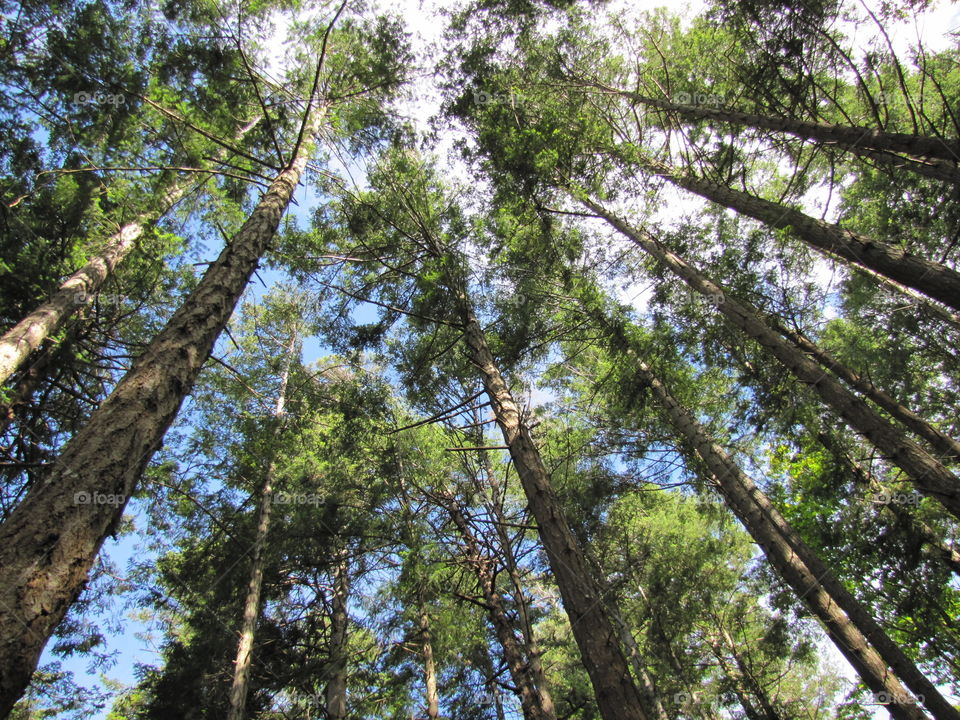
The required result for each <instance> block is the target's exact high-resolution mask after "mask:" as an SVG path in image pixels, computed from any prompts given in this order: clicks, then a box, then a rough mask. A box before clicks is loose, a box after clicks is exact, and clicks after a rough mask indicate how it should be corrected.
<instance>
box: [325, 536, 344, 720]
mask: <svg viewBox="0 0 960 720" xmlns="http://www.w3.org/2000/svg"><path fill="white" fill-rule="evenodd" d="M348 555H349V553H348V550H347V548H346V546H344V547H343V548H341V549H340V550H339V551H338V552H337V562H336V565H335V566H334V568H333V597H332V602H331V605H332V608H331V610H332V612H331V615H330V663H329V665H330V679H329V680H327V688H326V706H327V717H328V718H329V719H330V720H343V719H344V718H346V717H347V631H348V630H349V627H350V617H349V615H348V614H347V596H348V594H349V592H350V568H349V565H348V563H347V558H348Z"/></svg>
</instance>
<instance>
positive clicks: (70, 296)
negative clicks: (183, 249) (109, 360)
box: [0, 119, 258, 384]
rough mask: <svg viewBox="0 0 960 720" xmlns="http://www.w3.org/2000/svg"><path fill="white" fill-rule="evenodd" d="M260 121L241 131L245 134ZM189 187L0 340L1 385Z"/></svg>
mask: <svg viewBox="0 0 960 720" xmlns="http://www.w3.org/2000/svg"><path fill="white" fill-rule="evenodd" d="M257 121H258V119H255V120H253V121H252V122H250V123H248V124H247V125H245V126H244V127H243V128H241V129H240V130H239V132H240V134H241V135H242V134H245V133H246V132H247V131H248V130H250V129H251V128H253V126H254V125H255V124H256V123H257ZM187 187H188V186H187V184H186V183H185V182H180V183H178V184H175V185H174V186H173V187H171V188H170V189H169V190H167V192H166V193H165V194H164V198H163V201H162V202H161V203H160V207H161V210H160V212H159V213H141V214H140V215H139V216H138V217H137V218H136V220H133V221H132V222H129V223H127V224H126V225H124V226H123V227H121V228H120V229H119V230H118V231H117V232H116V233H114V234H113V235H111V236H110V237H109V238H108V239H107V242H106V245H105V247H104V249H103V250H102V251H101V252H100V253H99V254H98V255H94V256H93V257H92V258H91V259H90V260H89V261H88V262H87V264H86V265H84V266H83V267H82V268H80V269H79V270H77V271H76V272H75V273H73V274H72V275H71V276H70V277H68V278H67V279H66V280H64V281H63V282H62V283H61V284H60V287H59V288H57V290H56V292H55V293H54V294H53V296H52V297H51V298H50V299H49V300H47V301H46V302H44V303H42V304H41V305H39V306H38V307H37V308H36V309H35V310H33V311H32V312H31V313H29V314H28V315H27V316H26V317H25V318H23V319H22V320H21V321H20V322H18V323H17V324H16V325H14V326H13V327H12V328H10V329H9V330H7V332H5V333H4V334H3V336H2V337H0V384H2V383H4V382H6V380H7V378H9V377H10V376H11V375H12V374H13V373H15V372H16V371H17V369H18V368H19V367H20V366H21V365H22V364H23V363H24V361H25V360H26V359H27V358H28V357H29V356H30V353H32V352H33V351H34V350H36V349H37V348H38V347H40V344H41V343H42V342H43V341H44V340H45V339H47V338H48V337H51V336H52V335H53V334H54V333H55V332H57V330H59V329H60V328H61V327H62V326H63V324H64V322H66V321H67V319H68V318H69V317H70V316H71V315H73V314H74V313H75V312H76V311H77V310H78V309H79V308H81V307H83V305H84V304H86V302H87V299H88V298H89V297H90V296H91V295H94V294H96V293H97V292H98V291H99V290H100V288H101V287H103V284H104V282H106V280H107V278H108V277H109V276H110V275H111V274H112V273H113V271H114V270H115V269H116V267H117V265H119V264H120V263H121V262H123V260H124V259H125V258H126V257H127V255H129V254H130V251H131V250H133V248H134V247H135V246H136V243H137V240H138V239H139V238H140V236H141V235H143V231H144V228H145V226H146V225H147V224H149V223H150V222H153V221H155V220H156V219H157V217H159V216H162V215H163V214H164V213H165V212H166V211H167V210H168V209H169V208H170V207H172V206H174V205H176V204H177V202H178V201H179V200H180V198H182V197H183V195H184V194H185V193H186V191H187Z"/></svg>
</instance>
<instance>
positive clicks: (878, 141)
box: [599, 86, 960, 182]
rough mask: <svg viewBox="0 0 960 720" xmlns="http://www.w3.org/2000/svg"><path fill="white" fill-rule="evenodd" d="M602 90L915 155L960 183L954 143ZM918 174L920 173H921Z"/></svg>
mask: <svg viewBox="0 0 960 720" xmlns="http://www.w3.org/2000/svg"><path fill="white" fill-rule="evenodd" d="M599 87H601V88H602V89H604V90H607V91H612V92H614V93H616V94H618V95H621V96H623V97H626V98H630V99H631V100H636V101H637V102H639V103H641V104H643V105H647V106H648V107H655V108H658V109H660V110H666V111H667V112H674V113H677V114H679V115H682V116H684V117H687V118H690V119H693V120H715V121H718V122H724V123H731V124H733V125H746V126H748V127H754V128H758V129H760V130H772V131H773V132H781V133H787V134H789V135H794V136H796V137H799V138H803V139H804V140H815V141H817V142H819V143H823V144H824V145H838V146H840V147H842V148H844V149H846V150H849V151H850V152H853V153H856V154H858V155H865V156H867V157H875V156H881V155H882V154H883V153H904V154H906V155H910V156H912V157H911V158H910V159H911V160H912V159H914V158H927V159H928V160H927V161H926V162H925V163H923V164H924V165H926V167H927V168H928V170H927V172H924V173H923V174H927V175H930V176H931V177H937V178H939V179H941V180H950V181H953V182H957V181H958V180H960V173H958V172H957V161H958V160H960V143H958V142H957V141H955V140H954V141H947V140H943V139H941V138H938V137H930V136H928V135H912V134H907V133H889V132H884V131H882V130H874V129H872V128H865V127H853V126H849V125H832V124H828V123H820V122H811V121H809V120H798V119H796V118H786V117H780V116H773V115H760V114H756V113H745V112H740V111H738V110H728V109H723V108H716V107H709V106H706V105H691V104H686V103H674V102H670V101H668V100H660V99H657V98H652V97H646V96H644V95H639V94H637V93H632V92H627V91H623V90H613V89H612V88H606V87H602V86H599ZM918 164H919V163H918ZM918 172H920V171H919V170H918ZM933 173H936V174H933Z"/></svg>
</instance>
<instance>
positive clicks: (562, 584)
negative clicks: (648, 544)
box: [458, 292, 647, 720]
mask: <svg viewBox="0 0 960 720" xmlns="http://www.w3.org/2000/svg"><path fill="white" fill-rule="evenodd" d="M458 299H459V302H460V303H461V307H462V309H463V313H464V334H465V341H466V344H467V347H468V350H469V357H470V360H471V362H472V363H473V365H474V366H476V368H477V369H478V370H479V371H480V373H481V376H482V380H483V385H484V388H485V390H486V392H487V395H488V397H489V398H490V403H491V406H492V408H493V412H494V416H495V417H496V419H497V424H498V425H499V426H500V430H501V431H502V433H503V438H504V441H505V443H506V444H507V446H508V447H509V450H510V457H511V458H512V459H513V464H514V467H515V468H516V470H517V475H518V476H519V477H520V481H521V483H522V485H523V490H524V493H525V494H526V497H527V502H528V503H529V505H530V510H531V512H532V513H533V516H534V518H535V519H536V521H537V528H538V530H539V534H540V539H541V541H542V542H543V547H544V550H545V551H546V553H547V557H548V558H549V560H550V567H551V569H552V570H553V572H554V576H555V578H556V581H557V586H558V587H559V589H560V595H561V598H562V600H563V606H564V609H565V610H566V612H567V615H568V616H569V618H570V626H571V629H572V630H573V636H574V639H575V640H576V641H577V646H578V647H579V648H580V654H581V657H582V660H583V664H584V667H585V668H586V670H587V673H588V675H589V676H590V680H591V682H592V684H593V690H594V695H595V697H596V700H597V706H598V707H599V710H600V714H601V715H602V717H603V718H604V720H647V716H646V713H644V711H643V706H642V702H641V699H640V694H639V692H638V691H637V688H636V686H635V685H634V683H633V679H632V678H631V676H630V670H629V667H628V666H627V660H626V658H625V657H624V654H623V650H622V648H621V647H620V642H619V634H618V633H617V631H616V629H615V628H614V627H613V624H612V623H611V622H610V619H609V618H608V617H607V616H606V613H605V612H604V609H603V604H602V602H601V598H600V594H599V591H598V589H597V587H596V585H595V583H594V582H593V580H592V576H591V574H590V568H589V566H588V565H587V562H586V559H585V558H584V555H583V551H582V550H581V548H580V547H579V545H578V544H577V542H576V539H575V538H574V537H573V533H572V532H571V531H570V528H569V526H568V525H567V521H566V518H565V517H564V514H563V510H562V508H561V505H560V500H559V498H557V496H556V494H555V492H554V490H553V487H552V486H551V484H550V475H549V473H548V472H547V469H546V467H545V466H544V464H543V460H542V459H541V458H540V452H539V450H538V449H537V447H536V445H535V444H534V442H533V437H532V436H531V434H530V431H529V430H528V429H527V427H526V425H525V424H524V423H523V422H522V421H521V419H520V410H519V408H518V406H517V404H516V402H515V401H514V399H513V396H512V395H511V393H510V389H509V388H508V387H507V384H506V382H504V380H503V377H502V376H501V375H500V371H499V370H498V369H497V366H496V363H495V362H494V359H493V355H492V354H491V353H490V350H489V348H488V347H487V342H486V339H485V338H484V335H483V331H482V330H481V329H480V325H479V324H478V323H477V319H476V317H475V316H474V314H473V310H472V309H470V305H469V301H468V299H467V297H466V296H465V294H463V293H462V292H461V293H460V297H459V298H458Z"/></svg>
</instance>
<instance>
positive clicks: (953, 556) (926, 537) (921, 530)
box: [817, 432, 960, 575]
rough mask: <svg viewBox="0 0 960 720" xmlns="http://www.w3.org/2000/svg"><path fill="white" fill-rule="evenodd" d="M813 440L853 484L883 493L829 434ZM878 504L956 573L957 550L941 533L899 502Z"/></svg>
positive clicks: (959, 559)
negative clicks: (821, 444) (840, 464)
mask: <svg viewBox="0 0 960 720" xmlns="http://www.w3.org/2000/svg"><path fill="white" fill-rule="evenodd" d="M817 439H818V440H820V442H821V443H823V446H824V447H825V448H827V449H828V450H829V451H830V452H831V453H832V455H833V457H834V458H836V459H837V461H838V462H840V463H842V464H843V465H844V466H845V467H846V468H847V469H848V470H849V471H850V474H851V475H852V476H853V480H854V482H855V483H858V484H860V485H862V486H863V487H864V488H865V489H866V490H868V491H872V492H877V493H884V492H887V488H885V487H883V485H882V484H881V483H880V481H879V480H877V479H876V478H875V477H873V475H872V474H871V473H870V472H869V471H867V470H866V469H865V468H864V467H863V466H862V465H860V463H859V462H857V461H856V460H855V459H854V458H852V457H850V456H849V455H848V454H847V453H846V451H845V450H844V449H843V448H842V447H840V446H839V445H838V444H837V443H836V441H835V440H834V438H833V436H832V435H831V434H830V433H828V432H821V433H818V435H817ZM879 507H880V512H881V513H885V514H886V515H887V516H888V517H889V518H890V519H891V520H893V521H894V522H895V523H897V524H898V525H901V526H904V527H906V528H908V530H909V532H910V533H912V534H913V535H914V536H916V538H917V539H918V540H919V541H920V542H922V543H923V544H924V545H926V546H927V547H929V548H930V549H931V550H933V552H934V553H936V555H937V556H938V557H939V558H940V560H941V561H942V562H943V564H944V565H946V566H947V567H948V568H949V569H950V571H951V572H952V573H953V574H954V575H960V552H957V550H956V549H954V548H953V546H951V545H950V544H949V543H947V542H945V541H944V540H943V536H942V534H941V533H939V532H937V531H936V530H935V529H934V528H932V527H931V526H930V525H928V524H927V523H925V522H923V520H921V519H919V518H918V517H916V516H915V515H913V513H911V512H910V511H909V510H905V509H904V508H903V506H902V505H901V504H900V503H885V504H880V505H879Z"/></svg>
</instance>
